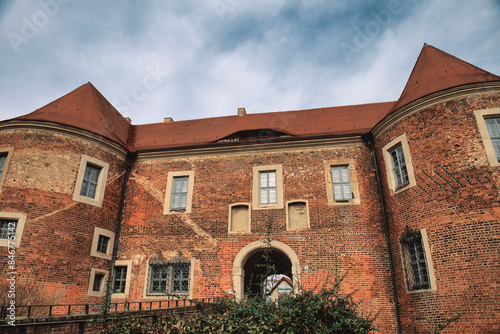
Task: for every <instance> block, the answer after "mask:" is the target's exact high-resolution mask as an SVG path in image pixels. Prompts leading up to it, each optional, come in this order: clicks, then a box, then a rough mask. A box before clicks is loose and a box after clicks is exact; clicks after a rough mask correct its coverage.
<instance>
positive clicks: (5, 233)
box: [0, 219, 17, 239]
mask: <svg viewBox="0 0 500 334" xmlns="http://www.w3.org/2000/svg"><path fill="white" fill-rule="evenodd" d="M16 227H17V219H16V220H14V219H0V239H9V236H10V235H12V236H15V235H16Z"/></svg>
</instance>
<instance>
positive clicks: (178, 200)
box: [171, 176, 189, 211]
mask: <svg viewBox="0 0 500 334" xmlns="http://www.w3.org/2000/svg"><path fill="white" fill-rule="evenodd" d="M188 190H189V176H179V177H174V186H173V188H172V206H171V210H173V211H185V210H186V205H187V198H188Z"/></svg>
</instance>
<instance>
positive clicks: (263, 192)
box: [259, 171, 277, 204]
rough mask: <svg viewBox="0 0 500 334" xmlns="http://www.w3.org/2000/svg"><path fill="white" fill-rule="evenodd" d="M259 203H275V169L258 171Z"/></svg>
mask: <svg viewBox="0 0 500 334" xmlns="http://www.w3.org/2000/svg"><path fill="white" fill-rule="evenodd" d="M259 177H260V204H276V201H277V191H276V171H267V172H260V173H259Z"/></svg>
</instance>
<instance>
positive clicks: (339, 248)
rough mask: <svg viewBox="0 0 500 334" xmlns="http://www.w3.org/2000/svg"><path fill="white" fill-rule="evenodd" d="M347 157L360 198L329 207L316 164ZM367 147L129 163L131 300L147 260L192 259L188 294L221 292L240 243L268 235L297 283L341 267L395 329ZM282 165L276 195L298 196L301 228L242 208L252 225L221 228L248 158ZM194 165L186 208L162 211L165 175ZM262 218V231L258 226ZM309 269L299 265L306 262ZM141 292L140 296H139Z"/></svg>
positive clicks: (280, 216) (124, 244)
mask: <svg viewBox="0 0 500 334" xmlns="http://www.w3.org/2000/svg"><path fill="white" fill-rule="evenodd" d="M338 159H349V160H351V161H353V162H354V169H355V174H356V178H357V182H358V188H359V193H360V197H361V203H360V204H359V205H339V206H328V203H327V197H326V186H325V162H326V161H329V160H338ZM372 161H373V159H372V156H371V150H370V149H369V148H367V146H366V145H365V144H364V143H363V142H362V141H361V139H360V140H359V142H358V143H357V144H355V145H338V146H335V145H332V146H331V147H322V148H312V149H301V150H292V149H290V150H283V149H280V148H279V147H278V148H277V150H276V151H275V152H272V153H269V152H256V153H245V149H244V148H242V150H241V151H240V152H239V153H232V154H223V153H221V154H220V155H213V156H192V157H179V158H169V159H152V160H146V161H139V162H137V163H135V164H134V165H133V168H132V173H131V176H130V181H129V184H128V191H127V199H126V203H127V206H126V210H125V216H124V222H123V226H122V232H121V238H120V246H119V254H118V259H123V260H133V269H132V275H133V276H132V280H131V288H130V298H129V300H131V301H139V300H144V298H143V294H144V288H145V284H146V282H145V279H146V272H147V264H148V260H151V259H158V258H161V257H163V258H164V259H172V258H175V257H176V256H177V255H178V253H179V252H180V253H181V254H182V256H183V257H185V258H187V259H193V260H194V263H195V270H194V277H193V279H194V288H193V289H194V291H193V298H206V297H214V296H220V295H222V294H223V293H224V292H226V291H229V290H230V289H232V288H233V286H232V284H233V282H232V275H233V274H232V269H233V261H234V260H235V257H236V255H237V254H238V252H239V251H240V250H241V249H242V248H243V247H245V246H246V245H248V244H250V243H252V242H255V241H257V240H259V239H261V238H264V237H266V236H267V233H270V237H271V239H272V240H276V241H279V242H282V243H284V244H286V245H288V246H289V247H291V248H292V249H293V251H294V252H295V253H296V254H297V256H298V258H299V261H300V267H301V269H302V272H301V278H300V283H301V284H302V286H303V287H304V288H306V289H311V288H316V289H319V288H321V287H322V286H323V285H325V284H328V283H331V282H332V281H333V279H334V277H335V275H338V274H343V273H345V272H347V273H348V274H347V276H346V278H345V281H344V288H345V290H346V291H347V292H352V291H354V290H357V291H358V292H357V293H356V295H355V296H356V298H358V300H366V303H363V304H362V306H361V307H362V308H363V310H364V311H365V312H368V311H372V312H374V313H375V312H380V314H379V318H378V319H377V325H378V327H379V328H381V329H382V330H385V331H387V332H393V331H394V330H395V315H394V302H393V296H392V290H391V289H392V287H391V281H390V271H389V262H388V255H387V246H386V242H385V235H384V233H383V222H382V219H381V206H380V201H379V197H378V193H377V185H376V180H375V177H374V175H375V174H374V173H375V171H374V166H373V163H372ZM278 164H279V165H282V168H283V187H284V202H286V201H289V200H296V199H300V200H307V201H308V203H309V213H310V228H307V229H302V230H296V231H287V230H286V212H285V209H268V210H255V209H252V210H251V233H228V214H229V206H230V204H233V203H238V202H247V203H251V202H252V177H253V174H252V170H253V167H254V166H262V165H278ZM171 171H194V172H195V176H194V194H193V207H192V212H191V213H190V214H168V215H164V214H163V201H164V198H165V190H166V187H167V174H168V172H171ZM269 222H271V227H270V229H269V228H267V227H266V224H267V223H269ZM306 266H307V267H308V269H307V270H306V269H305V267H306ZM146 300H147V299H146Z"/></svg>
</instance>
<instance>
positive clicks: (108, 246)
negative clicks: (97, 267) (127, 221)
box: [90, 227, 115, 260]
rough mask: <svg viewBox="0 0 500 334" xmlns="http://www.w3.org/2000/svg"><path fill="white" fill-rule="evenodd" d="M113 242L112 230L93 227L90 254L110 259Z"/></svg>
mask: <svg viewBox="0 0 500 334" xmlns="http://www.w3.org/2000/svg"><path fill="white" fill-rule="evenodd" d="M114 242H115V233H114V232H111V231H109V230H106V229H103V228H100V227H96V228H94V237H93V239H92V249H91V251H90V255H92V256H95V257H100V258H103V259H106V260H111V257H112V256H113V246H114Z"/></svg>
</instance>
